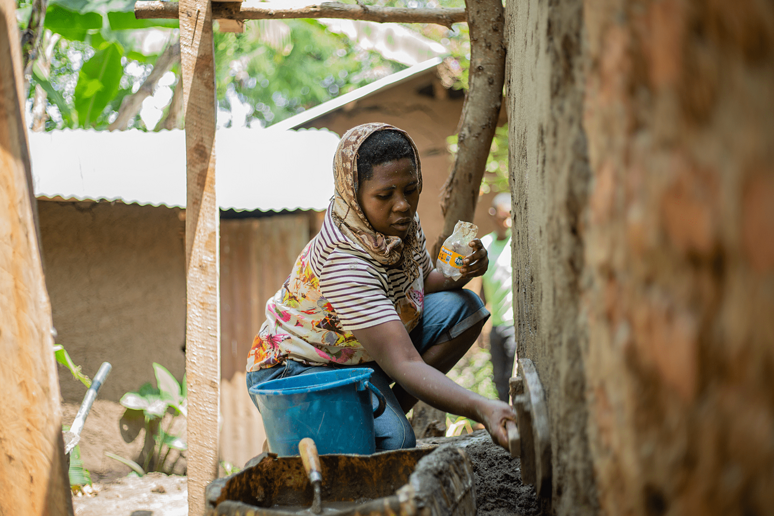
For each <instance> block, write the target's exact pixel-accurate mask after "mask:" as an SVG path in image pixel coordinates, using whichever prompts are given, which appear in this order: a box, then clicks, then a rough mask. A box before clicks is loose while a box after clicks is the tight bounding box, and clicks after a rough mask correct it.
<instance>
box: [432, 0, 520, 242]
mask: <svg viewBox="0 0 774 516" xmlns="http://www.w3.org/2000/svg"><path fill="white" fill-rule="evenodd" d="M467 13H468V27H469V28H470V74H469V77H470V79H469V81H470V82H469V83H470V88H469V90H468V94H467V96H466V97H465V104H464V106H463V108H462V117H461V118H460V130H459V138H458V143H457V145H458V149H459V150H458V152H457V158H456V160H455V162H454V167H453V168H452V171H451V173H450V174H449V179H447V180H446V184H445V185H444V188H443V192H442V199H441V211H442V212H443V214H444V222H443V230H442V232H441V235H439V237H438V240H437V241H436V243H435V245H434V246H433V254H432V256H433V257H436V256H438V251H439V250H440V248H441V245H442V244H443V241H444V240H446V238H447V237H448V236H449V235H451V233H452V231H453V230H454V224H456V222H457V221H458V220H465V221H471V220H473V214H474V212H475V209H476V201H477V200H478V192H479V189H480V187H481V179H482V178H483V177H484V168H485V166H486V160H487V157H488V156H489V149H490V147H491V145H492V138H493V137H494V134H495V129H496V128H497V119H498V117H499V116H500V106H501V105H502V99H503V83H504V79H505V43H504V36H503V32H504V25H505V17H504V15H503V6H502V3H501V2H500V1H499V0H468V1H467Z"/></svg>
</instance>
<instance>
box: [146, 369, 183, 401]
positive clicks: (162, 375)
mask: <svg viewBox="0 0 774 516" xmlns="http://www.w3.org/2000/svg"><path fill="white" fill-rule="evenodd" d="M153 370H154V372H155V373H156V385H157V386H158V388H159V391H160V392H161V399H163V400H166V401H169V402H171V403H174V404H177V403H180V397H181V396H180V384H179V383H177V379H176V378H175V377H174V376H172V373H170V372H169V371H168V370H167V368H166V367H164V366H163V365H161V364H157V363H156V362H153Z"/></svg>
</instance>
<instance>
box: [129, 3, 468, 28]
mask: <svg viewBox="0 0 774 516" xmlns="http://www.w3.org/2000/svg"><path fill="white" fill-rule="evenodd" d="M178 11H179V9H178V4H177V3H176V2H143V1H139V2H137V3H135V4H134V15H135V16H136V17H137V19H138V20H143V19H152V18H172V19H174V18H178ZM212 15H213V17H214V18H215V19H218V20H221V19H223V20H286V19H290V18H344V19H348V20H362V21H372V22H378V23H436V24H438V25H443V26H445V27H451V26H452V24H454V23H464V22H465V21H466V17H465V9H445V8H437V9H406V8H402V7H401V8H399V7H376V6H370V5H369V6H365V5H350V4H342V3H340V2H323V3H321V4H318V5H309V6H306V7H298V8H292V9H271V8H268V7H258V6H254V5H252V6H248V5H244V4H242V3H239V2H214V3H213V4H212Z"/></svg>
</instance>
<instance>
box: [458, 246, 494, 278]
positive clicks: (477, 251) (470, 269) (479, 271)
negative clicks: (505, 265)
mask: <svg viewBox="0 0 774 516" xmlns="http://www.w3.org/2000/svg"><path fill="white" fill-rule="evenodd" d="M469 245H470V247H472V248H473V249H474V251H473V254H471V255H470V256H468V257H467V258H465V259H464V260H462V264H463V265H462V267H461V268H460V273H461V274H462V277H463V279H465V280H469V279H471V278H475V277H477V276H483V275H484V273H485V272H486V269H487V267H488V266H489V254H488V253H487V252H486V249H484V244H482V243H481V240H480V239H478V238H476V239H474V240H472V241H471V242H470V244H469Z"/></svg>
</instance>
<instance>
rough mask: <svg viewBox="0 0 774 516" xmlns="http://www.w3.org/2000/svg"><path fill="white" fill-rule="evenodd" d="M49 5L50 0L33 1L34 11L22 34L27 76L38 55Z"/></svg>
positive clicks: (23, 65) (23, 56)
mask: <svg viewBox="0 0 774 516" xmlns="http://www.w3.org/2000/svg"><path fill="white" fill-rule="evenodd" d="M47 6H48V2H47V1H46V0H34V1H33V2H32V12H31V13H30V19H29V22H28V23H27V28H26V29H24V30H23V31H22V34H21V46H22V70H24V75H25V76H26V75H27V71H28V67H29V66H30V63H31V62H32V61H34V60H35V57H37V51H38V47H39V46H40V38H41V36H42V34H43V31H44V29H43V23H44V21H45V19H46V7H47ZM25 83H26V81H25ZM25 89H26V88H25Z"/></svg>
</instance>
